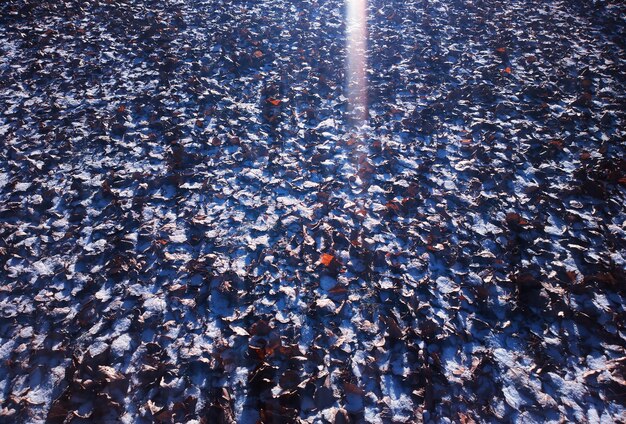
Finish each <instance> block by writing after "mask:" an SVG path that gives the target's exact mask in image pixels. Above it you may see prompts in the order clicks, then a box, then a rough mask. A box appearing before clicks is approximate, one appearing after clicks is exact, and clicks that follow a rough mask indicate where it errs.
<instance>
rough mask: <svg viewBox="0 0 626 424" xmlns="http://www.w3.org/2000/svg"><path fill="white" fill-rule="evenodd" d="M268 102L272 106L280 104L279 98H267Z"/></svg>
mask: <svg viewBox="0 0 626 424" xmlns="http://www.w3.org/2000/svg"><path fill="white" fill-rule="evenodd" d="M267 101H268V103H271V104H272V105H274V106H278V105H279V104H280V100H277V99H267Z"/></svg>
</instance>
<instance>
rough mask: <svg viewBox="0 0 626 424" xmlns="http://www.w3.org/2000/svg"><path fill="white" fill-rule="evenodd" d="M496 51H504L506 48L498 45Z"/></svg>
mask: <svg viewBox="0 0 626 424" xmlns="http://www.w3.org/2000/svg"><path fill="white" fill-rule="evenodd" d="M496 51H497V52H498V53H506V48H505V47H498V48H497V49H496Z"/></svg>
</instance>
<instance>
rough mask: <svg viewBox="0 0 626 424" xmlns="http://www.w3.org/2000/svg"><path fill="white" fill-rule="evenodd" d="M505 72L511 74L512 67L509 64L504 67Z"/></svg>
mask: <svg viewBox="0 0 626 424" xmlns="http://www.w3.org/2000/svg"><path fill="white" fill-rule="evenodd" d="M504 72H505V73H507V74H510V73H511V68H510V67H508V66H507V67H506V68H504Z"/></svg>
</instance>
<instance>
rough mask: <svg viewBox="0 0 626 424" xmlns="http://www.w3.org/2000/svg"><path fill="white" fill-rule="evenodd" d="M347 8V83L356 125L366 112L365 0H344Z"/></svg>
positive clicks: (350, 105)
mask: <svg viewBox="0 0 626 424" xmlns="http://www.w3.org/2000/svg"><path fill="white" fill-rule="evenodd" d="M346 8H347V16H348V19H347V38H348V45H347V54H348V58H347V59H348V60H347V62H348V63H347V65H348V66H347V70H346V72H347V75H346V77H347V85H348V101H349V107H350V108H351V109H352V118H353V119H354V123H355V124H356V125H357V126H361V125H362V124H364V123H365V122H366V120H367V118H368V112H367V79H366V75H365V69H366V65H367V63H366V62H367V61H366V52H367V0H346Z"/></svg>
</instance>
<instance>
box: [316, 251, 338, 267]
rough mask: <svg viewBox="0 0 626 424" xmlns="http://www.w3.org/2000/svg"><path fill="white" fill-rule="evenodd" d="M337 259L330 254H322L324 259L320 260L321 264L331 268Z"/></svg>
mask: <svg viewBox="0 0 626 424" xmlns="http://www.w3.org/2000/svg"><path fill="white" fill-rule="evenodd" d="M333 259H335V257H334V256H333V255H331V254H329V253H322V257H321V258H320V262H321V263H322V264H324V265H326V266H330V263H331V262H332V261H333Z"/></svg>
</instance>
